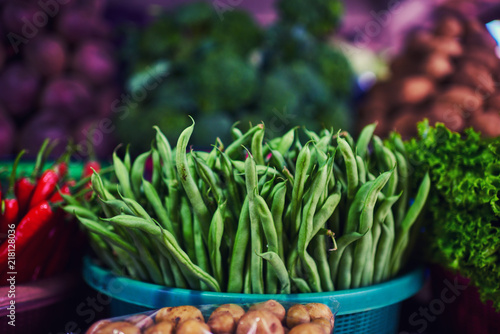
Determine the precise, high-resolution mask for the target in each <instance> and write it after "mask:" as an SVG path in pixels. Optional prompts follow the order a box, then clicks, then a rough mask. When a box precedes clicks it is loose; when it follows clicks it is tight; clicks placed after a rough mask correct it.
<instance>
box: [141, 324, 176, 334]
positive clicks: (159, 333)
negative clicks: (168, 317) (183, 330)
mask: <svg viewBox="0 0 500 334" xmlns="http://www.w3.org/2000/svg"><path fill="white" fill-rule="evenodd" d="M173 332H174V324H173V323H172V322H168V321H163V322H160V323H157V324H156V325H154V326H151V327H149V328H148V329H146V330H145V331H144V334H172V333H173Z"/></svg>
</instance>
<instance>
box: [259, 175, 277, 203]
mask: <svg viewBox="0 0 500 334" xmlns="http://www.w3.org/2000/svg"><path fill="white" fill-rule="evenodd" d="M275 180H276V175H275V174H274V175H273V178H272V179H270V180H269V181H267V182H266V183H264V185H263V186H262V190H261V191H260V193H261V196H262V197H264V198H267V197H268V196H269V193H270V192H271V191H272V190H273V188H274V182H275Z"/></svg>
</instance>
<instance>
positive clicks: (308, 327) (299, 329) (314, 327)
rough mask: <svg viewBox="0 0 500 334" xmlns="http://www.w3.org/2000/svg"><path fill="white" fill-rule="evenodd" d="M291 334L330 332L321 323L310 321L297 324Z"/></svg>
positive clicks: (322, 333) (324, 333)
mask: <svg viewBox="0 0 500 334" xmlns="http://www.w3.org/2000/svg"><path fill="white" fill-rule="evenodd" d="M289 334H330V332H327V331H326V329H325V328H324V327H323V326H321V325H319V324H314V323H309V324H302V325H298V326H295V327H294V328H292V329H291V330H290V332H289Z"/></svg>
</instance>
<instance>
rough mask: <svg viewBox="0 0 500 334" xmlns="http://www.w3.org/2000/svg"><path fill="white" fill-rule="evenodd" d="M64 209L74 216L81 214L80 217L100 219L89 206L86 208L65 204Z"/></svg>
mask: <svg viewBox="0 0 500 334" xmlns="http://www.w3.org/2000/svg"><path fill="white" fill-rule="evenodd" d="M63 210H64V211H65V212H67V213H69V214H71V215H73V216H79V217H83V218H87V219H90V220H93V221H96V220H97V219H98V218H97V215H96V214H95V213H93V212H92V211H90V210H89V209H87V208H84V207H83V206H79V205H65V206H63Z"/></svg>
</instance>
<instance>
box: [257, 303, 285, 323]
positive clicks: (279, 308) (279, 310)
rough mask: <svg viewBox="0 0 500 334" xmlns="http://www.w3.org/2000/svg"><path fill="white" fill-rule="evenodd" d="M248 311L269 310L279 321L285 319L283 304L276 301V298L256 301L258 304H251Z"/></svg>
mask: <svg viewBox="0 0 500 334" xmlns="http://www.w3.org/2000/svg"><path fill="white" fill-rule="evenodd" d="M249 311H264V312H270V313H272V314H274V315H275V316H276V318H278V319H279V321H283V320H284V319H285V314H286V311H285V308H284V307H283V305H281V304H280V303H278V302H277V301H276V300H268V301H266V302H262V303H258V304H253V305H252V306H251V307H250V309H249Z"/></svg>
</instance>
